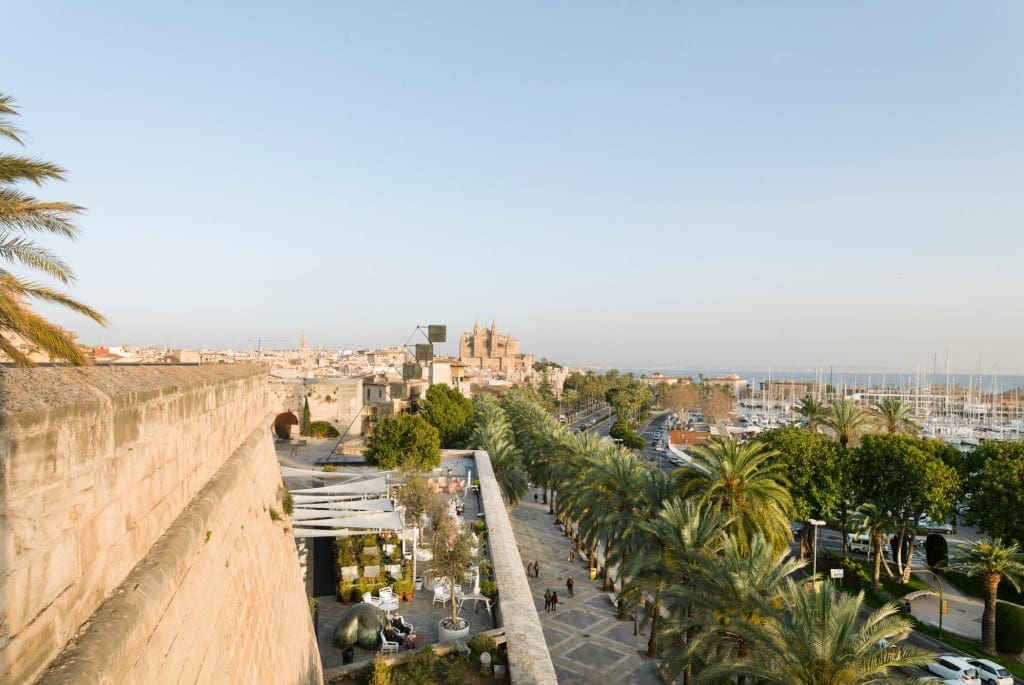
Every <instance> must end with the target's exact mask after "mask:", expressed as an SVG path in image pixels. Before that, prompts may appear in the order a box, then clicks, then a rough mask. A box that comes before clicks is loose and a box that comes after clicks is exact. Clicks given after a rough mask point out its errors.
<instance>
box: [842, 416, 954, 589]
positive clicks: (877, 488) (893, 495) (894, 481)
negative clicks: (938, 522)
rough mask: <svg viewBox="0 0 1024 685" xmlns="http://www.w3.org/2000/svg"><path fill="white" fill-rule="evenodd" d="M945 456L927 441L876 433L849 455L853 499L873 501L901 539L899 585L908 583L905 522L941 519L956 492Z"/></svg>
mask: <svg viewBox="0 0 1024 685" xmlns="http://www.w3.org/2000/svg"><path fill="white" fill-rule="evenodd" d="M944 453H945V448H944V447H943V446H942V445H941V444H938V443H936V442H935V441H932V440H924V439H922V438H911V437H908V436H905V435H889V434H887V433H879V434H874V435H867V436H865V437H864V440H863V443H862V444H861V446H860V447H859V448H858V449H857V450H854V451H852V454H851V455H850V456H851V461H852V464H851V466H852V469H853V473H854V476H853V478H852V480H853V482H854V483H855V484H856V486H855V490H856V500H857V501H861V502H864V501H873V502H877V503H878V505H879V507H881V508H882V509H884V510H886V511H889V512H892V514H893V516H894V518H895V519H896V520H897V521H899V526H900V530H898V531H894V532H897V533H898V535H899V538H900V540H899V544H898V546H897V549H899V550H902V549H904V546H905V547H906V554H905V555H904V554H900V555H897V556H896V565H897V568H898V569H899V570H900V571H901V573H902V576H903V582H908V581H909V579H910V560H911V558H912V545H909V544H906V545H905V541H909V540H913V530H912V527H911V526H910V525H909V524H908V522H916V521H918V520H919V519H920V518H921V516H923V515H924V514H928V515H929V516H930V517H932V518H935V519H942V518H945V516H946V515H948V514H949V513H950V511H951V509H952V506H953V502H956V500H957V497H958V495H959V493H960V477H959V475H958V474H957V472H956V470H955V469H954V468H952V467H951V466H949V465H948V464H947V463H946V459H945V456H944Z"/></svg>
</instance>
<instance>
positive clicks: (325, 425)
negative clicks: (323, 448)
mask: <svg viewBox="0 0 1024 685" xmlns="http://www.w3.org/2000/svg"><path fill="white" fill-rule="evenodd" d="M309 435H310V437H313V438H336V437H338V436H339V435H340V433H338V429H337V428H335V427H334V426H333V425H332V424H331V422H330V421H313V422H312V423H311V424H309Z"/></svg>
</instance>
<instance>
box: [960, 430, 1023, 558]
mask: <svg viewBox="0 0 1024 685" xmlns="http://www.w3.org/2000/svg"><path fill="white" fill-rule="evenodd" d="M967 468H968V471H969V473H970V475H969V476H968V477H967V484H966V488H965V490H966V493H967V494H968V495H970V500H971V506H970V509H969V510H968V511H967V512H966V513H965V514H964V522H965V523H967V524H968V525H972V526H977V527H978V530H980V531H982V532H984V533H986V534H988V535H990V536H992V537H999V538H1002V539H1003V540H1007V541H1010V542H1016V543H1018V544H1024V516H1021V512H1022V511H1024V487H1021V483H1024V442H1002V441H996V440H984V441H982V443H981V445H979V446H978V447H975V448H974V450H973V451H972V452H971V453H970V454H969V455H967Z"/></svg>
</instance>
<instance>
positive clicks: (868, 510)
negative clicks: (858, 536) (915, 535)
mask: <svg viewBox="0 0 1024 685" xmlns="http://www.w3.org/2000/svg"><path fill="white" fill-rule="evenodd" d="M850 521H851V523H853V525H854V527H855V529H856V530H859V531H860V532H861V533H863V534H864V535H867V536H869V537H870V538H871V543H872V544H871V549H872V554H873V555H874V560H875V571H874V576H873V577H872V581H871V589H872V590H877V589H878V585H879V581H880V579H881V576H882V562H883V553H882V550H883V545H884V544H885V531H887V530H895V529H896V528H897V527H898V526H899V525H900V520H899V517H898V516H893V515H892V514H891V513H890V512H889V511H887V510H885V509H883V508H882V507H881V506H879V504H878V503H877V502H865V503H864V504H862V505H860V506H859V507H857V510H856V511H855V512H853V516H851V517H850ZM888 568H889V567H888V566H886V570H887V571H888ZM890 575H891V572H890Z"/></svg>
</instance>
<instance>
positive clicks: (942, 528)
mask: <svg viewBox="0 0 1024 685" xmlns="http://www.w3.org/2000/svg"><path fill="white" fill-rule="evenodd" d="M920 525H921V527H922V528H924V529H925V530H926V531H928V532H929V533H942V534H943V535H952V534H953V525H952V524H950V523H947V522H945V521H932V520H931V519H930V518H928V517H927V516H922V517H921V522H920Z"/></svg>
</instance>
